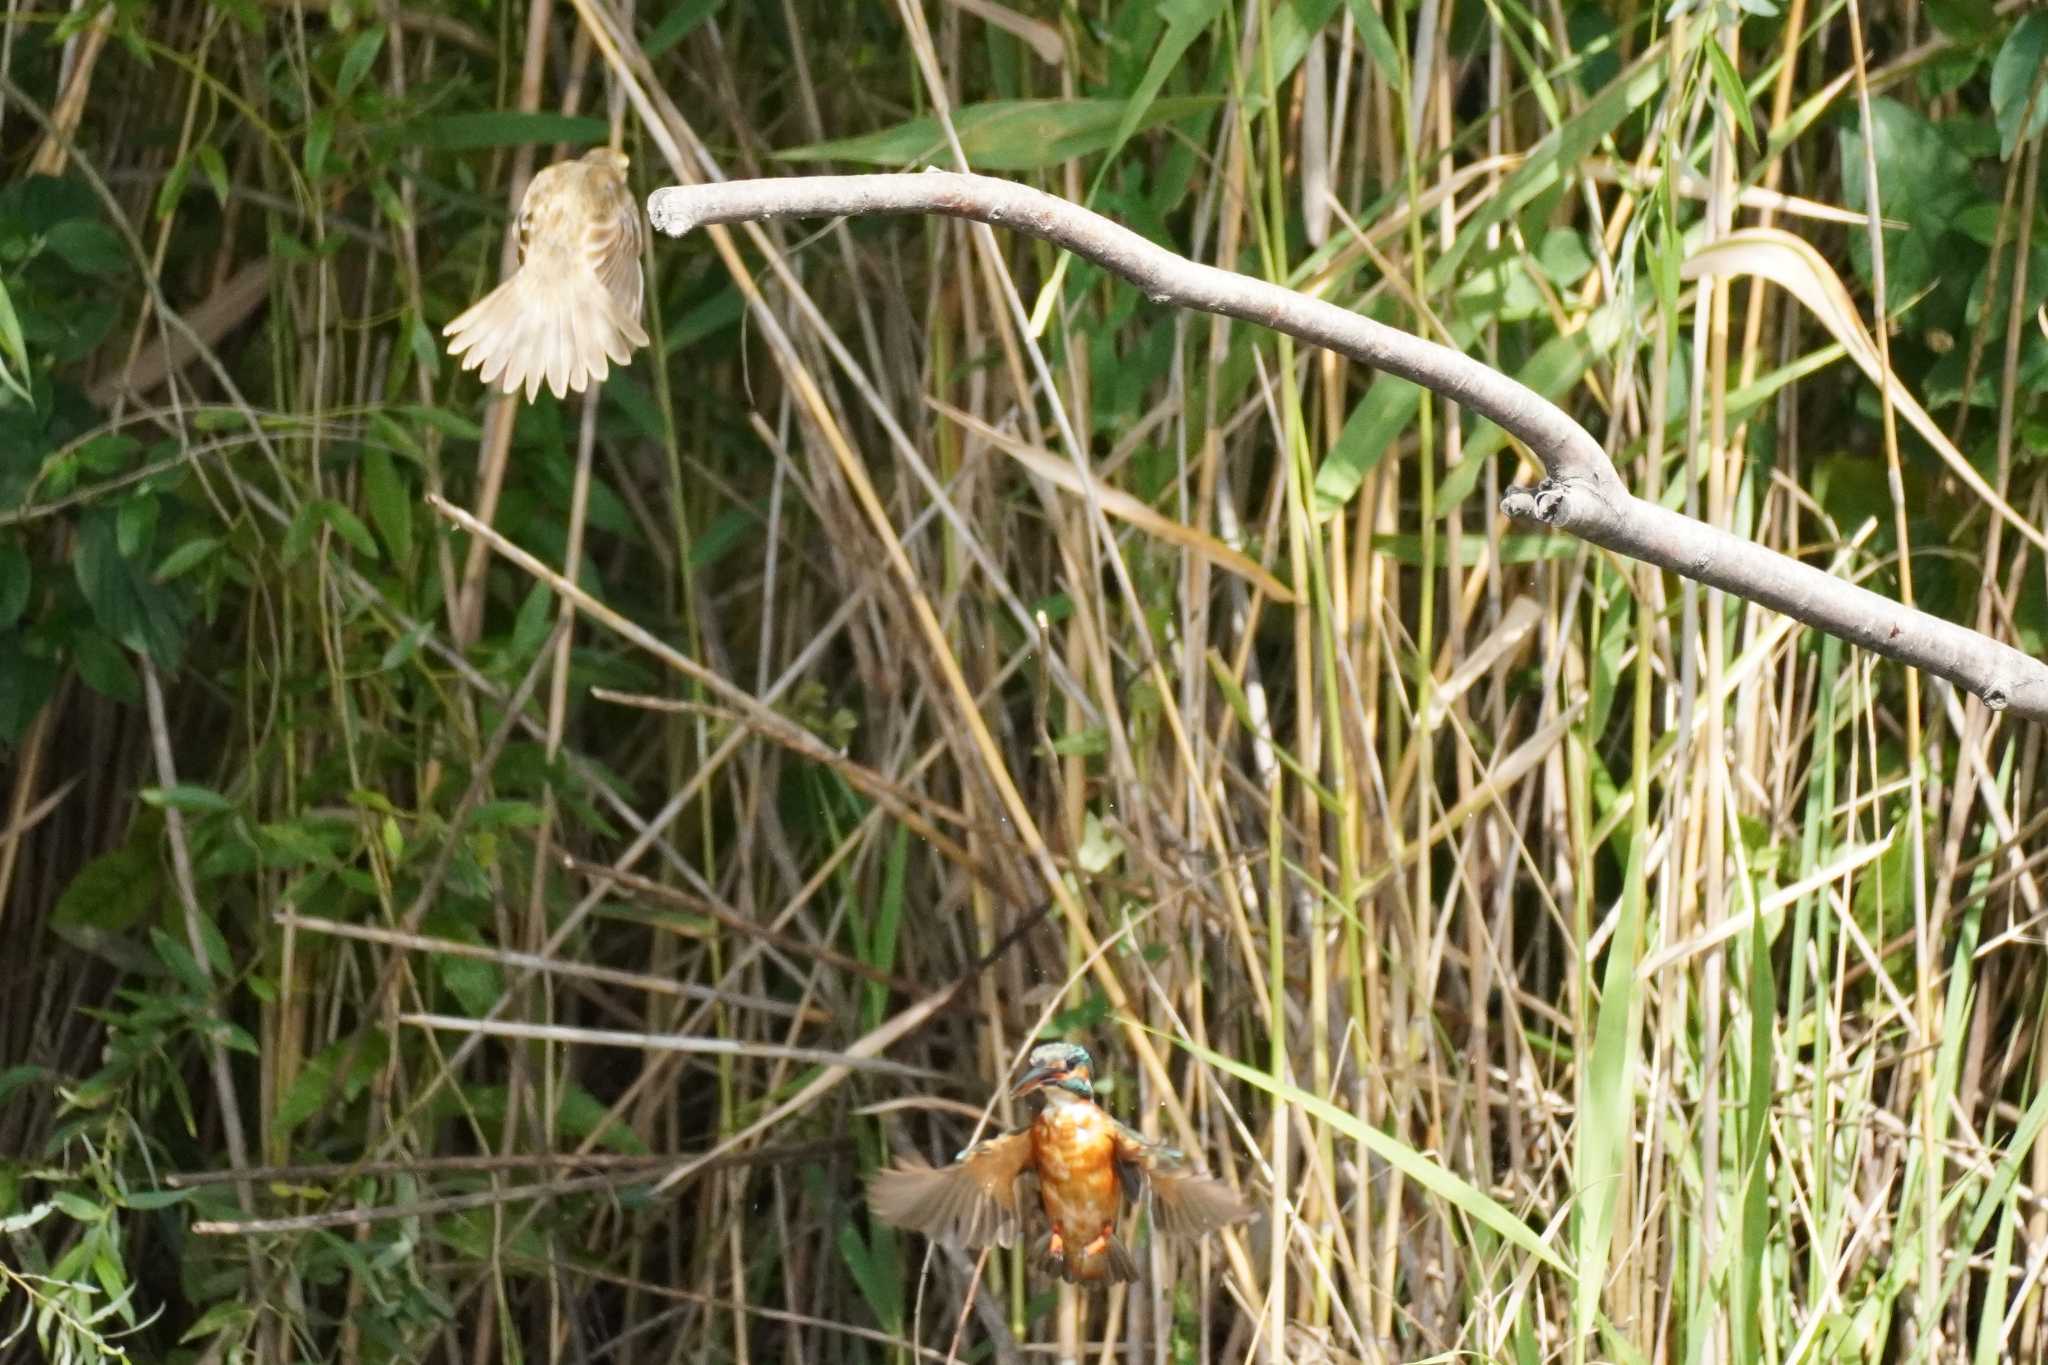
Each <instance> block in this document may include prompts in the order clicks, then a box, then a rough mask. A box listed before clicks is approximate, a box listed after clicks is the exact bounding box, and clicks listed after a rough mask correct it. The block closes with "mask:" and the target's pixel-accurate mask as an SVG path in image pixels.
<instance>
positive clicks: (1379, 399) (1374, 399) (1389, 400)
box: [1315, 375, 1422, 519]
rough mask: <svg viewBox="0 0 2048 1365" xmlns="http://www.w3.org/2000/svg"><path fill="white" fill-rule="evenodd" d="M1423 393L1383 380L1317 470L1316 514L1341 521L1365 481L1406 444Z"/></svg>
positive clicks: (1355, 412)
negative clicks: (1397, 445) (1404, 439)
mask: <svg viewBox="0 0 2048 1365" xmlns="http://www.w3.org/2000/svg"><path fill="white" fill-rule="evenodd" d="M1421 393H1422V391H1421V390H1420V389H1418V388H1416V387H1415V386H1414V385H1413V384H1411V383H1409V382H1408V381H1407V380H1405V379H1395V378H1392V377H1390V376H1386V375H1381V376H1379V377H1377V378H1375V379H1374V380H1373V384H1372V387H1371V388H1369V389H1367V390H1366V391H1365V397H1363V398H1361V399H1359V400H1358V406H1356V407H1354V408H1353V409H1351V415H1350V416H1349V417H1347V418H1345V419H1344V429H1343V430H1342V431H1339V432H1338V433H1337V439H1336V440H1335V441H1334V442H1332V443H1331V445H1330V453H1329V454H1328V455H1326V456H1324V457H1323V463H1322V466H1321V467H1320V468H1319V469H1317V470H1316V485H1315V512H1316V516H1317V518H1319V519H1326V518H1329V517H1332V516H1335V515H1336V514H1337V512H1338V511H1339V510H1341V509H1342V508H1343V507H1344V505H1345V504H1346V503H1348V502H1350V501H1351V499H1352V497H1353V496H1354V495H1355V494H1356V493H1357V492H1358V488H1359V485H1360V484H1362V483H1364V482H1365V476H1366V475H1368V474H1370V473H1372V471H1373V470H1374V469H1376V468H1378V467H1379V462H1380V461H1381V460H1383V459H1385V458H1386V454H1387V451H1388V450H1390V449H1391V448H1392V447H1393V444H1394V442H1395V441H1397V440H1398V439H1400V435H1401V432H1402V431H1403V430H1404V429H1405V428H1406V427H1407V425H1408V420H1409V417H1410V416H1411V415H1412V414H1413V413H1414V411H1415V405H1416V402H1417V400H1418V399H1419V398H1420V396H1421Z"/></svg>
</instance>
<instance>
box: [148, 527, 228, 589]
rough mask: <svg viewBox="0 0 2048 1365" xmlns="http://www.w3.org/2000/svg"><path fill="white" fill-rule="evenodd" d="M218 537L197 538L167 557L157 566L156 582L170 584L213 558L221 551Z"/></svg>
mask: <svg viewBox="0 0 2048 1365" xmlns="http://www.w3.org/2000/svg"><path fill="white" fill-rule="evenodd" d="M220 546H221V542H220V537H218V536H196V537H194V538H193V539H191V540H188V541H186V542H185V543H184V544H183V545H180V546H179V547H178V548H177V549H175V550H173V551H171V552H170V553H169V554H167V555H165V556H164V558H163V562H162V563H160V564H158V565H157V566H156V575H155V581H156V582H158V583H168V582H170V581H171V580H172V579H174V578H176V577H178V576H179V575H181V574H187V573H190V572H192V570H194V569H196V568H198V567H199V566H200V565H201V564H204V563H205V562H206V561H207V560H209V559H211V558H213V555H214V552H215V551H216V550H218V549H220Z"/></svg>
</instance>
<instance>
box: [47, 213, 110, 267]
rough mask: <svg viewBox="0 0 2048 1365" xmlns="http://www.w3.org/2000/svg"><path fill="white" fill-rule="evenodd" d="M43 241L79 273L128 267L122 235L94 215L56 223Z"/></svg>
mask: <svg viewBox="0 0 2048 1365" xmlns="http://www.w3.org/2000/svg"><path fill="white" fill-rule="evenodd" d="M43 240H44V242H45V244H46V245H48V247H49V248H50V250H51V251H53V252H55V253H56V254H57V255H58V256H59V257H60V258H61V259H62V260H63V262H64V264H66V265H68V266H70V267H71V268H72V269H73V270H76V271H77V272H78V273H79V274H81V275H94V276H98V277H102V278H104V277H107V276H112V275H118V274H120V273H122V272H123V271H125V270H126V269H127V268H128V250H127V248H126V247H124V246H123V245H122V244H121V238H120V235H119V234H118V233H116V232H115V231H114V230H113V229H112V228H110V227H108V226H107V225H106V224H105V223H102V222H100V221H98V220H97V219H93V218H73V219H71V220H70V221H68V222H63V223H59V224H57V226H55V227H53V228H51V229H50V231H49V235H48V236H46V237H45V238H44V239H43Z"/></svg>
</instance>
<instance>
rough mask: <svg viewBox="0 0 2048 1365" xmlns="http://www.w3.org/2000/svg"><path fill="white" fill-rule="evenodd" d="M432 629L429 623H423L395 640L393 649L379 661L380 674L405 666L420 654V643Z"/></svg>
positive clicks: (386, 651) (392, 645) (385, 652)
mask: <svg viewBox="0 0 2048 1365" xmlns="http://www.w3.org/2000/svg"><path fill="white" fill-rule="evenodd" d="M432 628H433V627H432V626H430V625H429V624H428V623H427V622H425V621H422V622H420V623H419V624H418V625H416V626H414V627H413V628H412V629H411V630H409V631H407V632H406V633H405V634H403V635H401V636H399V637H398V638H397V639H396V640H393V641H392V642H391V647H390V648H388V649H386V650H385V651H384V654H383V657H382V658H380V659H378V660H377V668H378V670H379V671H380V672H389V671H390V670H391V669H394V668H398V667H400V666H401V665H403V664H405V663H406V662H407V661H408V660H410V659H411V658H412V656H413V655H415V654H417V653H419V652H420V641H422V640H424V639H426V638H427V632H428V631H429V630H431V629H432Z"/></svg>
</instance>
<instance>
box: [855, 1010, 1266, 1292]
mask: <svg viewBox="0 0 2048 1365" xmlns="http://www.w3.org/2000/svg"><path fill="white" fill-rule="evenodd" d="M1094 1074H1095V1063H1094V1062H1093V1061H1092V1060H1090V1058H1089V1056H1088V1053H1087V1050H1086V1049H1084V1048H1081V1047H1079V1046H1077V1045H1075V1044H1073V1043H1045V1044H1042V1045H1040V1046H1039V1047H1036V1048H1033V1049H1032V1051H1031V1056H1030V1058H1029V1059H1028V1061H1027V1064H1026V1066H1025V1068H1024V1073H1023V1074H1022V1075H1021V1076H1019V1077H1018V1078H1017V1084H1016V1085H1015V1086H1014V1087H1013V1088H1012V1089H1011V1091H1010V1094H1011V1096H1012V1098H1022V1097H1023V1096H1025V1095H1029V1094H1032V1093H1033V1092H1034V1091H1035V1092H1037V1093H1038V1094H1040V1095H1041V1096H1042V1097H1043V1098H1044V1102H1045V1107H1044V1108H1042V1109H1040V1110H1039V1111H1038V1117H1037V1118H1036V1119H1034V1120H1033V1121H1032V1124H1031V1126H1030V1127H1029V1128H1024V1129H1020V1130H1019V1131H1017V1132H1014V1133H1007V1134H1005V1135H1003V1136H1002V1137H997V1138H990V1139H989V1140H988V1141H986V1142H978V1143H976V1144H975V1145H974V1146H972V1147H969V1148H968V1149H967V1150H966V1151H964V1152H962V1153H960V1155H959V1156H957V1157H955V1158H954V1159H953V1164H952V1165H950V1166H945V1167H937V1168H934V1167H931V1166H927V1165H924V1164H923V1163H922V1162H919V1163H916V1164H914V1165H904V1166H896V1167H892V1168H891V1169H888V1170H884V1171H878V1172H876V1173H875V1176H874V1179H873V1180H871V1181H870V1182H869V1183H868V1207H869V1209H871V1210H873V1212H874V1214H875V1216H876V1217H877V1218H880V1219H881V1220H882V1221H883V1222H885V1223H894V1224H896V1225H897V1226H898V1227H906V1228H913V1229H915V1230H916V1231H918V1232H922V1233H924V1234H925V1235H926V1236H927V1237H933V1238H937V1239H939V1240H941V1241H952V1242H955V1243H957V1244H959V1245H962V1246H969V1247H981V1246H987V1245H989V1244H990V1243H994V1244H995V1245H997V1246H1005V1247H1006V1246H1014V1245H1015V1244H1016V1241H1017V1234H1018V1233H1019V1231H1021V1230H1022V1227H1023V1224H1024V1221H1025V1208H1026V1207H1027V1206H1026V1203H1025V1199H1024V1196H1023V1193H1022V1191H1021V1190H1020V1188H1019V1186H1020V1184H1021V1183H1022V1182H1023V1180H1024V1179H1025V1178H1026V1177H1032V1178H1035V1179H1036V1180H1037V1183H1038V1202H1039V1204H1040V1206H1041V1207H1043V1208H1044V1210H1045V1221H1046V1222H1047V1223H1048V1224H1049V1225H1050V1230H1049V1231H1048V1232H1047V1233H1046V1235H1045V1236H1044V1238H1043V1239H1042V1240H1040V1242H1039V1243H1038V1245H1037V1247H1036V1249H1035V1257H1036V1259H1037V1261H1038V1264H1039V1267H1040V1269H1042V1270H1044V1271H1045V1272H1046V1273H1047V1274H1049V1275H1057V1276H1059V1277H1060V1278H1061V1279H1063V1280H1068V1281H1071V1282H1073V1283H1075V1284H1080V1283H1082V1282H1084V1281H1103V1280H1108V1281H1116V1280H1135V1279H1137V1278H1138V1266H1137V1262H1135V1261H1133V1260H1132V1259H1131V1253H1130V1252H1129V1250H1127V1249H1126V1248H1125V1246H1124V1244H1123V1242H1122V1241H1121V1240H1120V1239H1119V1238H1118V1237H1117V1235H1116V1219H1117V1210H1118V1208H1119V1206H1120V1205H1121V1203H1122V1201H1123V1200H1124V1199H1130V1200H1133V1201H1136V1200H1138V1199H1141V1198H1143V1197H1144V1196H1145V1194H1146V1193H1147V1192H1148V1191H1149V1192H1150V1194H1151V1198H1152V1226H1153V1227H1154V1228H1156V1229H1157V1230H1158V1231H1160V1232H1162V1233H1166V1234H1168V1235H1169V1236H1178V1237H1199V1236H1201V1235H1202V1234H1203V1233H1205V1232H1211V1231H1214V1230H1215V1229H1217V1228H1221V1227H1228V1226H1229V1225H1230V1224H1232V1223H1241V1222H1243V1221H1244V1220H1245V1219H1247V1218H1249V1217H1251V1216H1252V1209H1251V1206H1250V1205H1248V1204H1246V1203H1245V1202H1244V1200H1243V1199H1241V1198H1239V1197H1238V1195H1237V1193H1236V1192H1235V1191H1234V1190H1232V1189H1231V1188H1230V1187H1229V1186H1228V1185H1226V1184H1224V1183H1223V1182H1222V1181H1220V1180H1216V1179H1214V1178H1212V1177H1210V1176H1206V1175H1203V1174H1202V1173H1201V1172H1200V1171H1198V1170H1196V1169H1195V1168H1194V1167H1193V1166H1192V1165H1191V1164H1190V1163H1189V1162H1188V1159H1187V1157H1186V1156H1185V1155H1183V1154H1182V1153H1181V1152H1180V1151H1178V1150H1176V1149H1175V1148H1172V1147H1168V1146H1165V1145H1164V1144H1161V1143H1157V1142H1152V1141H1149V1140H1147V1139H1146V1138H1145V1137H1144V1136H1143V1135H1142V1134H1140V1133H1137V1132H1134V1131H1133V1130H1132V1129H1130V1128H1128V1127H1126V1126H1124V1125H1123V1124H1121V1123H1118V1122H1117V1121H1116V1120H1115V1119H1114V1118H1112V1117H1110V1115H1109V1114H1108V1113H1107V1112H1106V1111H1105V1110H1104V1109H1103V1108H1102V1107H1101V1106H1100V1105H1098V1104H1096V1103H1095V1086H1094V1083H1093V1080H1094Z"/></svg>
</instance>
